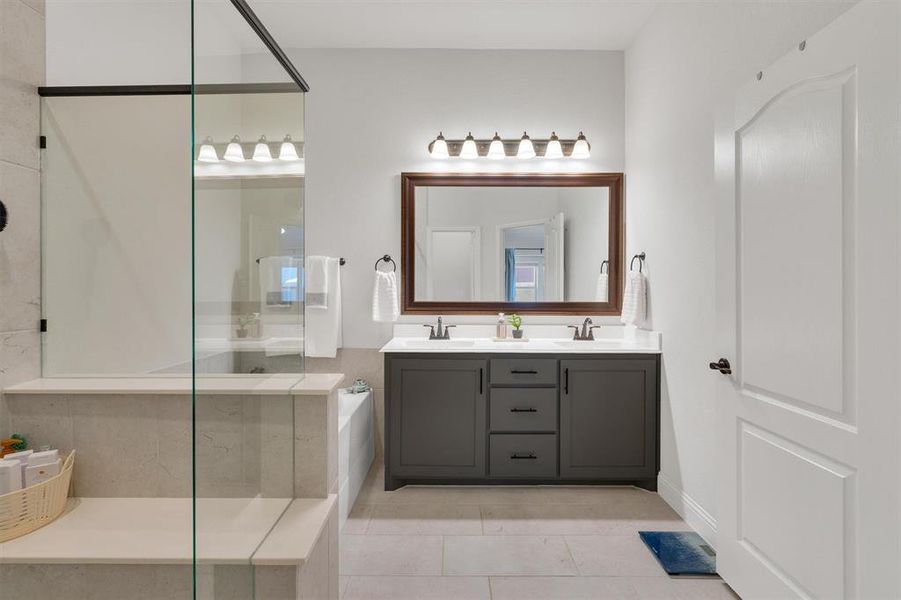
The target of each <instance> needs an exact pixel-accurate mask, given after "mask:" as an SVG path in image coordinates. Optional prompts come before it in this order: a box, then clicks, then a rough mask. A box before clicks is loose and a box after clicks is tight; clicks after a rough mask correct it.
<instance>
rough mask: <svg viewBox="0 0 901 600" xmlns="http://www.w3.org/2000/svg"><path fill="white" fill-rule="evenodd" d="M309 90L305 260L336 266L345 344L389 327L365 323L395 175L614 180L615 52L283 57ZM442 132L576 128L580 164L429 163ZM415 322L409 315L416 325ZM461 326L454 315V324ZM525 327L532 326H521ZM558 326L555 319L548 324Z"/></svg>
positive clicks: (619, 90) (619, 114)
mask: <svg viewBox="0 0 901 600" xmlns="http://www.w3.org/2000/svg"><path fill="white" fill-rule="evenodd" d="M289 53H290V54H291V56H292V59H293V60H294V61H295V64H296V65H297V66H298V68H299V69H300V70H301V72H302V73H303V74H304V77H305V78H306V79H307V80H308V81H309V82H310V86H311V88H312V91H311V92H310V93H309V94H307V97H306V118H305V125H306V127H305V129H306V131H305V134H306V141H307V188H306V199H307V211H306V220H307V221H306V222H307V228H306V235H307V251H308V253H310V254H327V255H330V256H343V257H345V258H347V260H348V263H347V265H346V266H345V267H344V270H343V285H344V345H345V346H346V347H351V348H353V347H357V348H373V347H377V346H379V345H381V344H382V343H384V342H385V341H387V339H388V338H389V337H390V332H391V327H390V325H384V324H377V323H373V322H372V320H371V317H370V306H369V303H370V286H371V285H372V268H373V263H374V262H375V260H376V259H377V258H378V257H380V256H382V255H383V254H386V253H388V254H391V255H392V256H393V257H394V258H395V260H396V261H397V262H398V264H399V263H400V173H401V172H404V171H439V170H445V169H446V170H451V169H453V170H460V171H514V170H517V171H518V170H536V171H559V170H561V169H569V170H579V171H621V170H622V168H623V138H624V130H623V114H624V106H623V55H622V53H620V52H547V51H541V52H531V51H511V52H506V51H453V50H309V51H308V50H303V51H293V52H289ZM438 130H443V131H444V133H445V135H446V136H454V137H457V136H459V137H462V136H465V135H466V132H467V131H469V130H472V131H473V134H475V135H479V136H484V135H490V134H493V133H494V131H495V130H498V131H500V132H501V134H502V135H504V136H507V137H510V136H517V135H521V133H522V131H523V130H528V131H529V133H530V134H531V135H533V136H535V137H544V136H546V135H549V134H550V131H551V130H556V131H557V133H558V134H559V135H561V136H567V137H568V136H573V135H576V134H577V133H578V131H579V130H584V131H585V134H586V136H588V138H589V140H590V141H591V144H592V157H591V159H590V160H587V161H547V162H545V161H540V160H539V161H531V162H517V161H513V160H509V161H503V162H502V163H501V164H497V163H494V162H493V161H492V162H491V163H490V164H489V163H488V162H486V161H458V160H454V161H435V160H432V159H430V158H429V156H428V153H427V150H426V147H427V145H428V143H429V142H430V141H431V140H432V139H433V138H434V137H435V135H437V133H438ZM425 319H426V317H423V316H418V317H417V318H416V319H415V321H416V322H422V321H424V320H425ZM462 320H463V319H460V318H457V317H455V321H458V322H459V321H462ZM530 320H531V321H532V322H535V321H537V319H534V318H533V319H530ZM557 322H559V318H557Z"/></svg>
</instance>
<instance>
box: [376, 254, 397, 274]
mask: <svg viewBox="0 0 901 600" xmlns="http://www.w3.org/2000/svg"><path fill="white" fill-rule="evenodd" d="M380 262H390V263H391V266H392V267H393V269H392V270H394V271H397V263H396V262H394V259H393V258H391V256H390V255H389V254H386V255H385V256H383V257H381V258H380V259H378V260H377V261H375V270H376V271H378V270H379V263H380Z"/></svg>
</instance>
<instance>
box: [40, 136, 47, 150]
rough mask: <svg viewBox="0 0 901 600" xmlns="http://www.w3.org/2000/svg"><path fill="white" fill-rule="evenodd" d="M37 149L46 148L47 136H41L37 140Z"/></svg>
mask: <svg viewBox="0 0 901 600" xmlns="http://www.w3.org/2000/svg"><path fill="white" fill-rule="evenodd" d="M38 147H39V148H41V149H44V148H46V147H47V136H46V135H42V136H40V137H39V138H38Z"/></svg>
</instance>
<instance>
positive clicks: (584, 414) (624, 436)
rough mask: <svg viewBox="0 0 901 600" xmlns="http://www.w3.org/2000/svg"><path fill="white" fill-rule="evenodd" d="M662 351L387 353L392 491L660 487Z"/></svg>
mask: <svg viewBox="0 0 901 600" xmlns="http://www.w3.org/2000/svg"><path fill="white" fill-rule="evenodd" d="M659 364H660V363H659V356H658V355H655V354H591V355H583V354H579V355H576V354H562V355H559V356H555V355H547V354H540V355H535V354H518V355H517V354H462V353H461V354H452V353H447V354H429V353H421V354H414V353H388V354H386V356H385V381H386V397H385V438H384V439H385V489H387V490H393V489H397V488H399V487H401V486H403V485H406V484H410V483H420V484H442V483H446V484H492V485H494V484H508V483H509V484H520V485H522V484H555V483H559V484H578V483H594V484H600V483H618V484H634V485H638V486H641V487H645V488H647V489H656V486H657V471H658V468H659V397H660V393H659V387H660V386H659Z"/></svg>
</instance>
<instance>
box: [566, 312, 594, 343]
mask: <svg viewBox="0 0 901 600" xmlns="http://www.w3.org/2000/svg"><path fill="white" fill-rule="evenodd" d="M567 327H571V328H572V329H574V330H575V331H573V340H576V341H580V342H593V341H594V330H595V329H597V328H598V327H600V325H592V324H591V317H586V318H585V320H584V321H582V331H579V326H578V325H567Z"/></svg>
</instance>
